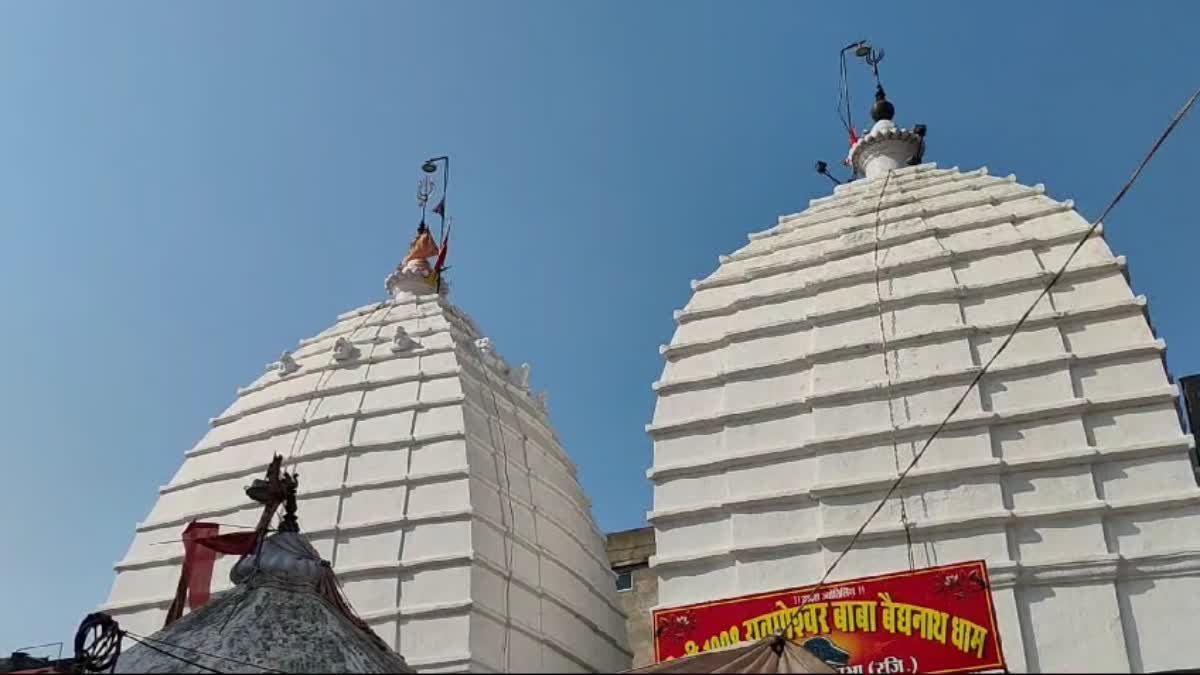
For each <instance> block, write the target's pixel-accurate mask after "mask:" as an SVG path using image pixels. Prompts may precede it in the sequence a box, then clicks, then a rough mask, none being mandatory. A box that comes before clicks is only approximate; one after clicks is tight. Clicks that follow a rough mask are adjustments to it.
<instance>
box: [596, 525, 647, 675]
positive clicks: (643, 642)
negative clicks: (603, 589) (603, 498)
mask: <svg viewBox="0 0 1200 675" xmlns="http://www.w3.org/2000/svg"><path fill="white" fill-rule="evenodd" d="M653 555H654V528H653V527H640V528H637V529H634V530H625V531H623V532H613V533H611V534H609V535H608V562H609V564H610V565H612V570H613V573H614V574H616V576H617V592H618V598H619V599H620V601H621V609H622V610H624V612H625V632H626V636H627V639H628V641H629V648H630V650H632V651H633V667H634V668H638V667H641V666H644V665H648V664H651V663H654V635H653V630H654V628H653V626H652V624H651V623H650V611H651V610H652V609H653V608H654V607H655V605H657V604H658V577H657V576H655V574H654V570H652V569H650V558H651V557H652V556H653Z"/></svg>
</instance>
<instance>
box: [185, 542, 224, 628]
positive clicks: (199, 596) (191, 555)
mask: <svg viewBox="0 0 1200 675" xmlns="http://www.w3.org/2000/svg"><path fill="white" fill-rule="evenodd" d="M219 530H220V526H219V525H216V524H213V523H197V522H195V521H192V522H191V523H189V524H188V526H187V529H186V530H184V531H183V559H184V567H186V568H188V609H193V610H194V609H196V608H197V607H199V606H200V605H203V604H204V603H206V602H208V597H209V592H210V591H211V589H212V574H213V565H214V564H215V563H216V562H217V552H216V551H213V550H211V549H207V548H204V547H201V546H197V544H198V543H199V542H200V540H201V539H206V538H208V537H212V536H215V535H216V534H217V532H218V531H219Z"/></svg>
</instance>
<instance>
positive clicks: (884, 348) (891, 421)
mask: <svg viewBox="0 0 1200 675" xmlns="http://www.w3.org/2000/svg"><path fill="white" fill-rule="evenodd" d="M891 180H892V171H890V170H889V171H888V172H887V175H886V176H884V179H883V186H882V187H880V188H879V200H878V201H876V202H875V242H874V250H873V252H872V262H873V264H874V266H875V311H876V313H877V314H878V315H879V344H880V348H881V355H882V356H883V373H884V376H885V377H886V386H887V388H886V391H887V408H888V425H889V427H890V428H891V432H892V433H891V441H892V459H893V460H894V461H895V465H896V472H897V473H899V472H900V446H899V445H898V444H897V442H896V411H895V410H894V408H893V406H892V367H891V365H890V364H889V363H888V352H889V351H890V349H889V348H888V339H887V330H886V329H885V327H884V323H883V291H882V290H880V282H881V281H882V272H883V268H882V267H880V265H879V240H880V237H881V234H880V228H881V227H882V225H883V218H882V217H881V214H882V210H881V208H880V207H881V206H882V205H883V197H884V195H885V194H886V193H887V187H888V183H890V182H891ZM897 367H898V366H897ZM904 501H905V500H904V495H903V494H901V495H900V525H902V526H903V527H904V541H905V544H906V546H907V549H908V570H909V571H910V572H911V571H913V570H915V569H916V568H917V559H916V556H915V555H914V554H913V542H912V530H911V529H910V523H909V520H908V506H907V505H906V504H905V503H904Z"/></svg>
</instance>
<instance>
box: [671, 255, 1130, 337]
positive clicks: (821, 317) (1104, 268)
mask: <svg viewBox="0 0 1200 675" xmlns="http://www.w3.org/2000/svg"><path fill="white" fill-rule="evenodd" d="M1124 264H1125V261H1124V259H1123V258H1121V257H1115V258H1112V259H1110V260H1102V261H1099V262H1093V263H1088V264H1081V265H1078V266H1076V267H1073V268H1071V269H1069V270H1067V271H1066V272H1065V273H1064V274H1063V276H1062V280H1063V281H1065V282H1070V281H1072V280H1078V279H1084V278H1088V277H1093V276H1097V275H1099V274H1104V273H1106V272H1111V271H1113V270H1119V269H1122V267H1123V266H1124ZM1053 276H1054V272H1053V271H1051V270H1040V271H1038V272H1034V273H1030V274H1021V275H1015V276H1012V277H1007V278H1003V279H997V280H995V281H993V282H989V283H987V284H955V285H953V286H944V287H941V288H937V289H927V290H922V291H918V292H914V293H908V294H903V295H894V296H892V297H890V298H887V299H885V300H884V301H883V302H882V307H883V309H884V311H888V310H894V309H897V308H905V307H908V306H911V305H913V304H919V303H925V302H929V301H931V300H951V299H954V300H960V301H961V300H973V299H976V298H980V297H989V294H991V293H992V292H993V291H1010V292H1011V291H1013V290H1020V289H1023V288H1026V287H1029V288H1041V287H1042V286H1045V284H1046V283H1047V282H1048V281H1049V280H1050V278H1051V277H1053ZM789 293H791V291H789ZM801 295H803V294H801ZM801 295H797V296H795V297H801ZM783 299H785V300H786V299H794V298H792V297H790V296H789V297H784V298H783ZM880 306H881V304H880V303H878V302H876V301H875V300H874V299H867V300H864V301H862V302H859V303H855V304H852V305H844V306H842V307H835V308H832V309H822V310H820V311H814V312H810V313H809V314H807V315H805V316H803V317H800V318H797V319H785V320H781V321H773V322H770V323H765V324H760V325H757V326H750V327H748V328H735V329H733V330H728V331H725V332H724V333H722V334H721V335H717V336H714V337H711V338H704V339H696V340H688V341H679V342H673V343H671V344H669V345H662V346H660V347H659V353H660V354H662V355H663V356H664V357H665V358H666V359H668V360H674V359H677V358H679V357H682V356H686V355H691V354H694V353H699V352H706V351H712V350H715V349H718V348H721V347H727V346H729V345H730V344H732V343H733V342H735V341H738V340H746V339H749V338H753V337H759V336H764V335H771V334H778V333H780V332H785V331H788V330H793V331H795V330H799V329H803V328H810V327H813V326H820V325H823V324H826V323H829V322H832V321H837V320H846V319H852V318H856V317H860V316H868V315H875V314H877V313H878V312H879V308H880ZM1030 318H1031V319H1032V317H1030ZM1012 321H1014V322H1015V321H1016V317H1013V319H1012Z"/></svg>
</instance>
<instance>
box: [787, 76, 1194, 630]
mask: <svg viewBox="0 0 1200 675" xmlns="http://www.w3.org/2000/svg"><path fill="white" fill-rule="evenodd" d="M1197 98H1200V89H1197V90H1196V92H1195V93H1193V94H1192V96H1191V97H1190V98H1189V99H1188V100H1187V103H1185V104H1184V105H1183V107H1182V108H1180V109H1179V111H1178V112H1177V113H1175V116H1174V117H1173V118H1172V119H1171V123H1170V124H1168V125H1167V128H1166V130H1164V131H1163V132H1162V134H1161V135H1160V136H1159V137H1158V140H1157V141H1155V142H1154V145H1153V146H1151V148H1150V151H1149V152H1148V153H1146V156H1145V157H1143V158H1142V161H1141V162H1140V163H1139V164H1138V166H1137V169H1136V170H1134V172H1133V175H1132V176H1130V177H1129V180H1127V181H1125V184H1124V185H1123V186H1122V187H1121V189H1120V191H1119V192H1117V195H1116V196H1115V197H1113V199H1112V201H1110V202H1109V203H1108V206H1106V207H1105V208H1104V211H1102V212H1101V214H1100V216H1099V217H1098V218H1096V219H1095V220H1094V221H1092V224H1091V227H1089V228H1088V229H1087V231H1086V232H1084V234H1083V236H1082V237H1081V238H1080V239H1079V243H1077V244H1075V248H1073V249H1071V253H1070V255H1068V256H1067V258H1066V260H1064V261H1063V263H1062V265H1061V266H1059V268H1058V271H1057V272H1055V274H1054V276H1053V277H1051V279H1050V281H1049V282H1048V283H1047V284H1046V285H1045V287H1043V288H1042V292H1041V293H1039V294H1038V296H1037V298H1035V299H1034V301H1033V303H1031V304H1030V305H1029V308H1028V309H1026V310H1025V312H1024V313H1023V314H1022V315H1021V318H1020V319H1018V320H1017V323H1016V324H1015V325H1014V326H1013V327H1012V329H1011V330H1010V331H1009V333H1008V335H1007V336H1006V337H1005V338H1004V341H1003V342H1001V343H1000V346H999V347H998V348H997V349H996V351H995V353H993V354H992V356H991V358H989V359H988V360H987V363H985V364H983V367H982V368H980V369H979V372H978V373H976V374H975V377H974V378H973V379H972V380H971V383H970V384H968V385H967V388H966V389H965V390H963V393H962V395H961V396H959V398H958V401H957V402H956V403H955V404H954V405H953V406H952V407H951V408H950V412H948V413H946V416H945V418H943V419H942V422H941V423H940V424H938V426H937V428H936V429H934V430H933V433H932V434H930V435H929V438H928V439H926V440H925V442H924V444H922V445H921V449H920V450H919V451H917V452H916V454H914V455H913V458H912V461H911V462H909V463H908V466H906V467H905V468H904V471H901V472H900V475H899V476H897V477H896V480H895V481H893V482H892V484H891V486H890V487H889V488H888V490H887V493H885V494H884V496H883V499H881V500H880V501H879V504H877V505H876V506H875V508H874V510H872V511H871V513H870V515H868V516H867V518H866V520H864V521H863V524H862V525H861V526H859V528H858V530H857V531H856V532H855V533H854V535H853V536H852V537H850V542H849V543H847V544H846V547H845V548H844V549H842V552H841V553H839V554H838V556H837V557H836V558H834V560H833V562H832V563H831V564H830V565H829V567H828V568H826V570H825V573H824V574H822V575H821V579H820V581H818V582H817V584H816V586H814V587H813V591H812V592H811V593H808V594H806V597H810V598H811V597H816V596H817V594H818V593H819V592H820V590H821V588H822V587H823V586H824V585H825V583H826V582H827V581H828V580H829V577H830V575H832V574H833V571H834V570H835V569H837V566H838V565H839V564H840V563H841V562H842V560H843V559H844V558H845V557H846V555H847V554H848V553H849V552H850V550H851V549H853V548H854V545H855V544H857V543H858V540H859V538H860V537H861V536H862V534H863V532H864V531H865V530H866V529H867V526H868V525H870V524H871V521H872V520H874V519H875V516H877V515H879V512H880V511H882V510H883V507H884V505H886V504H887V500H888V499H891V497H892V495H893V494H895V492H896V490H897V489H899V487H900V484H901V483H903V482H904V479H905V478H907V477H908V474H909V473H910V472H911V471H912V470H913V468H914V467H915V466H916V465H917V463H918V462H920V461H921V457H922V456H924V454H925V451H926V450H928V449H929V446H930V445H931V444H932V443H933V441H934V439H936V438H937V437H938V434H940V433H941V432H942V430H943V429H945V428H946V425H947V424H948V423H949V422H950V419H951V418H952V417H954V414H955V413H956V412H958V409H959V408H960V407H962V404H963V402H964V401H966V400H967V396H968V395H969V394H970V393H971V391H972V390H974V388H975V387H976V385H978V384H979V381H980V380H981V379H983V376H984V375H986V374H987V372H988V370H989V369H990V368H991V366H992V364H993V363H995V362H996V359H997V358H999V357H1000V355H1001V354H1002V353H1004V350H1005V349H1007V348H1008V345H1009V344H1010V343H1011V342H1012V340H1013V338H1014V337H1015V336H1016V334H1017V332H1018V331H1020V330H1021V327H1022V326H1023V325H1024V324H1025V322H1026V321H1027V320H1028V319H1029V316H1030V315H1031V314H1032V313H1033V310H1034V309H1035V308H1036V307H1037V305H1038V303H1040V302H1041V301H1042V298H1044V297H1046V295H1048V294H1049V293H1050V289H1051V288H1053V287H1054V285H1055V284H1057V283H1058V281H1059V279H1061V278H1062V276H1063V274H1064V273H1065V272H1066V271H1067V266H1068V265H1070V264H1071V261H1072V260H1074V258H1075V255H1076V254H1077V253H1079V250H1080V249H1082V248H1083V246H1084V245H1085V244H1086V243H1087V241H1088V239H1090V238H1091V236H1092V234H1093V233H1095V231H1096V228H1097V227H1099V226H1100V224H1101V223H1102V222H1104V219H1105V218H1106V217H1108V214H1109V213H1111V212H1112V210H1113V209H1114V208H1115V207H1116V206H1117V204H1118V203H1120V201H1121V200H1122V199H1123V198H1124V197H1125V195H1126V194H1127V193H1128V192H1129V189H1130V188H1132V187H1133V184H1134V183H1135V182H1136V181H1137V179H1138V177H1139V176H1141V174H1142V170H1143V169H1145V168H1146V165H1147V164H1149V163H1150V160H1151V159H1153V158H1154V156H1155V154H1157V153H1158V149H1159V148H1160V147H1161V146H1162V144H1163V142H1164V141H1165V140H1166V139H1167V137H1168V136H1170V135H1171V132H1173V131H1174V130H1175V127H1176V126H1178V124H1179V122H1180V121H1181V120H1182V119H1183V118H1184V116H1186V115H1187V114H1188V112H1189V111H1191V109H1192V106H1193V105H1194V104H1195V103H1196V99H1197ZM880 193H881V195H882V190H881V191H880ZM879 204H880V205H882V197H881V200H880V202H879ZM878 212H879V207H878V206H877V207H876V216H877V217H878ZM805 604H807V603H805V602H801V604H800V605H799V606H798V607H797V608H796V609H797V610H798V609H800V608H801V607H803V606H804V605H805ZM799 615H800V613H799V611H796V612H792V615H791V618H790V619H789V621H788V623H787V625H786V626H784V628H783V631H784V632H787V631H789V630H791V628H792V626H793V625H794V623H795V621H796V618H797V617H798V616H799Z"/></svg>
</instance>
